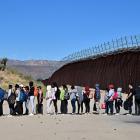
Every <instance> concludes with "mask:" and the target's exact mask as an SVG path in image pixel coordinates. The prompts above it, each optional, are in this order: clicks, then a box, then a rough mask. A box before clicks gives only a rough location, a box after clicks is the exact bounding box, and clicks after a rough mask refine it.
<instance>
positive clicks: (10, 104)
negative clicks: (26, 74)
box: [8, 85, 16, 115]
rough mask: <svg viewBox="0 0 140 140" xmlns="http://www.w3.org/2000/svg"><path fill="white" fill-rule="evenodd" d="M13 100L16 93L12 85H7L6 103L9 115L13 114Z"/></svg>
mask: <svg viewBox="0 0 140 140" xmlns="http://www.w3.org/2000/svg"><path fill="white" fill-rule="evenodd" d="M15 100H16V95H15V93H14V91H13V86H12V85H9V90H8V105H9V109H10V115H15Z"/></svg>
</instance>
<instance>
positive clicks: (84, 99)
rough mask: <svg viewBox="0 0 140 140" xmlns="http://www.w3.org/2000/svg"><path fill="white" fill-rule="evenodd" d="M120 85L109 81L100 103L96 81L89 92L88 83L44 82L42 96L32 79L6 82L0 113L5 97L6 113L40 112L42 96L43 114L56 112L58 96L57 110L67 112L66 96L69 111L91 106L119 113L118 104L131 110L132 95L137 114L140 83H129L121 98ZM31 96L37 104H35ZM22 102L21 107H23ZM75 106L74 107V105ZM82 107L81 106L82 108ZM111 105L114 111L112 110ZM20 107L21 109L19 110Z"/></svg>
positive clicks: (0, 95)
mask: <svg viewBox="0 0 140 140" xmlns="http://www.w3.org/2000/svg"><path fill="white" fill-rule="evenodd" d="M122 97H123V93H122V88H120V87H119V88H117V89H115V88H114V85H113V84H110V85H109V86H108V88H107V89H106V90H105V95H104V101H103V102H102V103H101V90H100V85H99V84H95V90H94V93H93V92H91V90H90V88H89V86H85V87H84V88H83V87H80V86H71V87H70V88H68V87H67V85H62V86H61V87H60V88H59V87H58V85H57V83H53V84H52V85H48V86H47V88H46V96H45V97H44V96H43V91H42V88H41V86H38V87H36V86H34V83H33V82H32V81H31V82H29V86H23V85H22V84H20V85H18V84H16V85H15V87H14V89H13V86H12V85H9V90H8V92H5V91H4V90H3V89H1V88H0V115H3V101H4V100H6V101H7V102H8V105H9V112H10V115H30V116H32V115H34V114H38V113H39V114H43V99H44V98H45V99H46V102H47V104H46V105H47V107H46V113H47V114H58V100H60V102H61V103H60V112H61V114H67V113H68V112H69V110H68V100H70V103H71V107H72V112H71V114H85V113H86V114H89V113H90V112H91V110H92V111H93V113H95V114H100V112H101V109H105V111H104V114H110V115H113V114H114V113H115V114H117V115H118V114H120V109H121V107H124V109H125V110H128V114H132V106H133V97H135V114H136V115H140V86H138V87H137V88H135V89H134V88H133V86H132V85H129V92H128V94H127V98H126V100H125V101H123V98H122ZM35 98H36V99H37V104H36V106H35ZM91 99H93V100H94V105H93V107H92V108H91V105H90V101H91ZM23 106H25V110H24V109H23ZM76 107H77V109H76ZM84 108H85V110H84ZM114 108H115V111H116V112H115V111H114ZM23 111H24V112H23Z"/></svg>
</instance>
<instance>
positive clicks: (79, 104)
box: [77, 101, 83, 114]
mask: <svg viewBox="0 0 140 140" xmlns="http://www.w3.org/2000/svg"><path fill="white" fill-rule="evenodd" d="M77 105H78V114H79V113H80V109H81V113H83V101H82V102H81V103H79V101H77Z"/></svg>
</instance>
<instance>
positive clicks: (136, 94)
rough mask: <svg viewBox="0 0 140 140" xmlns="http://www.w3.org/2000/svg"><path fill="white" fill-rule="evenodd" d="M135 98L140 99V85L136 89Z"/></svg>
mask: <svg viewBox="0 0 140 140" xmlns="http://www.w3.org/2000/svg"><path fill="white" fill-rule="evenodd" d="M135 100H138V101H140V87H138V88H137V89H136V90H135Z"/></svg>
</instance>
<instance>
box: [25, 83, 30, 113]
mask: <svg viewBox="0 0 140 140" xmlns="http://www.w3.org/2000/svg"><path fill="white" fill-rule="evenodd" d="M24 91H25V94H26V100H25V113H24V115H29V102H30V97H29V86H26V87H25V88H24Z"/></svg>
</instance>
